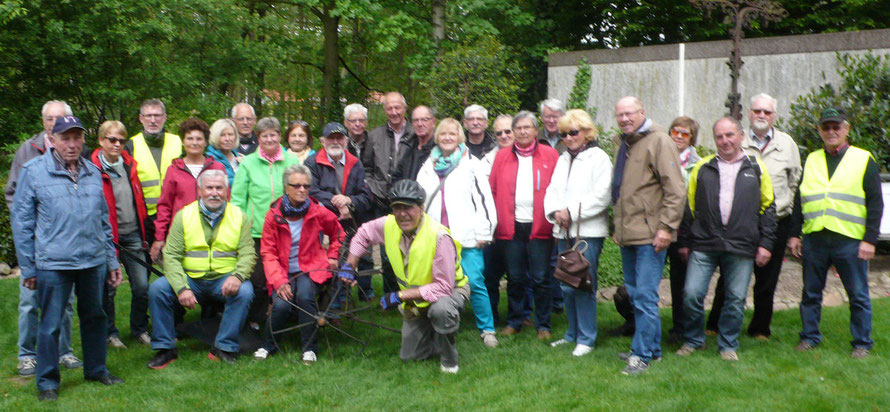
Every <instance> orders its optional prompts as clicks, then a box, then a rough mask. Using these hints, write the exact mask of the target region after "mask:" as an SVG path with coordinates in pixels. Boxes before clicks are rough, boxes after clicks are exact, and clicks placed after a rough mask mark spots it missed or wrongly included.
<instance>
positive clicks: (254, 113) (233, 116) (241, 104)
mask: <svg viewBox="0 0 890 412" xmlns="http://www.w3.org/2000/svg"><path fill="white" fill-rule="evenodd" d="M238 106H247V107H249V108H250V114H252V115H253V117H256V110H254V109H253V106H251V105H250V104H248V103H244V102H241V103H238V104H236V105H234V106H232V114H231V115H230V116H229V117H231V118H233V119H234V118H235V111H237V110H238Z"/></svg>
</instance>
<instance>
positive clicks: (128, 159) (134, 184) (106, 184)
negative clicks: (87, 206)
mask: <svg viewBox="0 0 890 412" xmlns="http://www.w3.org/2000/svg"><path fill="white" fill-rule="evenodd" d="M101 152H102V149H96V150H94V151H93V154H92V155H90V161H91V162H93V164H94V165H96V167H98V168H99V170H100V173H101V174H102V191H103V192H104V193H105V203H107V204H108V222H109V223H111V234H112V237H113V238H114V241H115V242H118V241H119V239H120V236H119V233H118V230H117V200H116V199H115V197H114V188H113V187H112V185H111V177H109V176H108V173H106V172H105V171H104V170H102V163H101V162H100V161H99V153H101ZM121 157H122V158H123V159H124V171H125V172H126V173H127V179H128V180H129V181H130V188H131V189H132V191H133V207H134V208H135V209H136V217H137V220H139V230H140V232H139V234H140V235H142V241H143V242H145V241H146V237H145V234H146V233H145V226H146V224H147V222H148V212H147V211H146V210H145V198H144V197H143V195H142V182H140V181H139V176H138V175H137V174H136V161H135V160H133V157H132V156H130V154H129V153H127V152H126V151H123V150H122V151H121ZM151 240H152V239H148V241H151Z"/></svg>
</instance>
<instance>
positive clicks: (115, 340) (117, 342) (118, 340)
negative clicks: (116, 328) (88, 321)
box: [107, 336, 127, 349]
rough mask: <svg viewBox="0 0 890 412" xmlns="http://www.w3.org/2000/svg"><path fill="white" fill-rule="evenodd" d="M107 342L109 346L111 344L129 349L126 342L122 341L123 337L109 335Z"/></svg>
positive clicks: (113, 346) (114, 346)
mask: <svg viewBox="0 0 890 412" xmlns="http://www.w3.org/2000/svg"><path fill="white" fill-rule="evenodd" d="M107 342H108V346H111V347H112V348H118V349H127V345H124V342H123V341H121V338H119V337H117V336H109V337H108V339H107Z"/></svg>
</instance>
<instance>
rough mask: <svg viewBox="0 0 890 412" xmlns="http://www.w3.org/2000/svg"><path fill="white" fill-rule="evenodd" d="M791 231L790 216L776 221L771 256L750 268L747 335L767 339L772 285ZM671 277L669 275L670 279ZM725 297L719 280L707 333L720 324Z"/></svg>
mask: <svg viewBox="0 0 890 412" xmlns="http://www.w3.org/2000/svg"><path fill="white" fill-rule="evenodd" d="M790 230H791V216H787V217H785V218H782V219H780V220H779V221H778V225H777V226H776V243H774V244H773V250H771V251H770V252H771V253H772V256H771V257H770V259H769V262H768V263H767V264H766V265H764V266H763V267H759V266H757V265H754V316H753V317H752V318H751V323H750V324H749V325H748V335H749V336H755V335H763V336H770V334H771V331H770V327H769V325H770V323H771V322H772V320H773V298H774V296H775V294H776V285H777V284H778V283H779V274H780V273H782V261H783V260H784V259H785V249H786V244H787V243H788V232H789V231H790ZM671 276H673V274H672V275H671ZM724 295H725V291H724V285H723V276H720V280H718V281H717V290H716V292H714V305H713V307H712V308H711V314H710V315H709V316H708V325H707V328H708V330H717V329H718V327H717V322H718V321H719V320H720V311H721V310H722V309H723V297H724Z"/></svg>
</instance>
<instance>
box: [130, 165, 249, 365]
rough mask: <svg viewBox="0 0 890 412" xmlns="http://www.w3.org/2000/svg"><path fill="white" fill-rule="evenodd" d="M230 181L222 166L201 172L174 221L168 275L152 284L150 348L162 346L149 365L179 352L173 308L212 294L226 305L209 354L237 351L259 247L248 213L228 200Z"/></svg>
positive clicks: (230, 358)
mask: <svg viewBox="0 0 890 412" xmlns="http://www.w3.org/2000/svg"><path fill="white" fill-rule="evenodd" d="M228 182H229V179H228V177H226V174H225V172H223V171H220V170H208V171H205V172H204V173H201V174H200V175H199V176H198V200H197V201H195V202H192V203H191V204H189V205H187V206H185V207H183V208H182V209H181V210H180V211H179V212H177V213H176V216H175V217H174V218H173V222H172V223H171V224H170V232H169V234H168V235H167V243H166V245H165V246H164V270H165V272H166V276H164V277H162V278H159V279H158V280H156V281H154V282H152V284H151V286H150V287H149V289H148V308H149V312H150V313H151V319H152V324H153V325H152V331H151V348H152V349H154V350H156V351H158V352H157V353H156V354H155V356H154V357H153V358H152V359H151V360H150V361H148V367H149V368H152V369H163V368H164V367H166V366H167V365H168V364H170V362H173V361H174V360H176V359H177V357H178V354H177V351H176V341H175V340H174V338H175V337H176V332H175V331H174V325H173V313H174V311H175V310H177V309H178V308H179V307H180V306H181V307H184V308H188V309H194V308H195V305H197V304H198V303H202V304H203V302H207V301H208V300H214V301H218V302H222V303H225V311H224V312H223V316H222V320H221V321H220V324H219V332H217V334H216V341H215V342H214V344H213V348H212V349H211V350H210V354H209V355H208V356H207V357H208V358H210V360H213V361H220V360H222V361H225V362H227V363H234V362H235V359H236V358H237V357H238V350H239V348H240V347H239V344H238V333H239V332H240V331H241V328H242V327H243V326H244V320H245V319H246V318H247V310H248V308H249V307H250V302H251V301H252V300H253V286H251V284H250V282H248V281H247V279H248V278H249V277H250V274H251V273H253V266H254V264H255V263H256V253H255V252H254V247H253V238H252V237H251V235H250V222H249V220H248V219H247V216H246V214H245V213H244V212H242V211H241V209H239V208H238V207H237V206H235V205H233V204H226V197H227V194H228Z"/></svg>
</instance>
